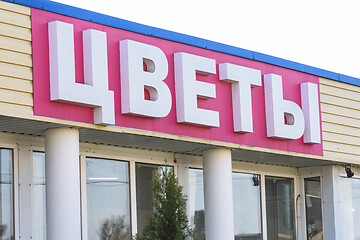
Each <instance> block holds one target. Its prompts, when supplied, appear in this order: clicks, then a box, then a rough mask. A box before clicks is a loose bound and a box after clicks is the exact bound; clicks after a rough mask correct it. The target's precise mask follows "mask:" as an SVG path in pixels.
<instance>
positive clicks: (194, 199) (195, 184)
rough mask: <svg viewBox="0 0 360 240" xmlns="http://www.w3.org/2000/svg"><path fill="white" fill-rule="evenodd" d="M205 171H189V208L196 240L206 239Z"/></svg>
mask: <svg viewBox="0 0 360 240" xmlns="http://www.w3.org/2000/svg"><path fill="white" fill-rule="evenodd" d="M203 184H204V180H203V170H201V169H189V198H188V199H189V200H188V201H189V206H190V225H191V227H192V228H193V229H194V233H195V239H199V240H204V239H205V215H204V185H203Z"/></svg>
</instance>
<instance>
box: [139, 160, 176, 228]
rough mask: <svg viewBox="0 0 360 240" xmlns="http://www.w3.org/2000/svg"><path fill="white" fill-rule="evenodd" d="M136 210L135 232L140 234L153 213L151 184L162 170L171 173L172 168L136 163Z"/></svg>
mask: <svg viewBox="0 0 360 240" xmlns="http://www.w3.org/2000/svg"><path fill="white" fill-rule="evenodd" d="M135 166H136V209H137V231H138V233H141V232H142V231H143V229H144V227H145V225H146V221H147V218H148V216H149V215H150V214H151V213H152V212H153V206H152V197H153V194H152V187H151V183H152V181H153V180H154V179H155V176H156V175H157V174H159V173H160V171H161V170H162V169H163V168H168V170H171V171H173V168H172V167H166V166H158V165H151V164H143V163H136V165H135Z"/></svg>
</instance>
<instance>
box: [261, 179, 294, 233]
mask: <svg viewBox="0 0 360 240" xmlns="http://www.w3.org/2000/svg"><path fill="white" fill-rule="evenodd" d="M265 192H266V223H267V239H268V240H279V239H295V231H294V229H295V228H294V223H295V219H294V215H295V214H294V180H293V179H291V178H280V177H269V176H266V177H265Z"/></svg>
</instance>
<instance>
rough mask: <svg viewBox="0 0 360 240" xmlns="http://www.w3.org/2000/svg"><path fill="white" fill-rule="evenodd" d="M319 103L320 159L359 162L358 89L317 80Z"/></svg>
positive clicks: (359, 123)
mask: <svg viewBox="0 0 360 240" xmlns="http://www.w3.org/2000/svg"><path fill="white" fill-rule="evenodd" d="M320 101H321V117H322V131H323V144H324V157H325V158H326V159H331V160H336V161H342V162H352V163H359V155H360V148H359V146H360V137H359V136H360V88H359V87H357V86H353V85H349V84H346V83H341V82H337V81H333V80H328V79H323V78H321V79H320Z"/></svg>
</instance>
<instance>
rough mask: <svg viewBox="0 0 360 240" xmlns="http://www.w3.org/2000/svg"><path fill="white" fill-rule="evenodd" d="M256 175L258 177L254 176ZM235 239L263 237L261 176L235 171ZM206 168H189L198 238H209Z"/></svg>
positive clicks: (192, 224)
mask: <svg viewBox="0 0 360 240" xmlns="http://www.w3.org/2000/svg"><path fill="white" fill-rule="evenodd" d="M254 178H255V179H254ZM232 179H233V200H234V232H235V239H236V240H237V239H242V240H258V239H262V236H261V201H260V186H259V183H260V178H259V176H258V175H253V174H245V173H233V174H232ZM203 183H204V182H203V170H201V169H189V191H190V192H189V201H190V204H189V205H190V223H191V227H192V228H193V229H194V232H195V239H200V240H203V239H205V216H204V186H203Z"/></svg>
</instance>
